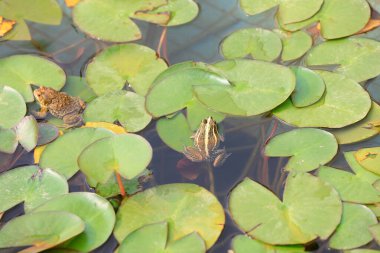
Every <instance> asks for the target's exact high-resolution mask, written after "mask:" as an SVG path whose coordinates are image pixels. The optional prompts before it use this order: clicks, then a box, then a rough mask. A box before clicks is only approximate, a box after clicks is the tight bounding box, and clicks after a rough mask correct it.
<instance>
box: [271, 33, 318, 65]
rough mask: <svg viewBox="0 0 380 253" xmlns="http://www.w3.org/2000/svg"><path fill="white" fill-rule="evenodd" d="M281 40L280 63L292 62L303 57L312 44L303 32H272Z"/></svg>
mask: <svg viewBox="0 0 380 253" xmlns="http://www.w3.org/2000/svg"><path fill="white" fill-rule="evenodd" d="M274 31H275V32H276V33H277V34H278V35H279V36H280V38H281V40H282V53H281V60H282V61H292V60H295V59H298V58H300V57H301V56H303V55H304V54H305V53H306V52H307V51H309V49H310V48H311V46H312V44H313V40H312V38H311V37H310V35H309V34H307V33H306V32H304V31H298V32H295V33H289V32H285V31H282V30H274Z"/></svg>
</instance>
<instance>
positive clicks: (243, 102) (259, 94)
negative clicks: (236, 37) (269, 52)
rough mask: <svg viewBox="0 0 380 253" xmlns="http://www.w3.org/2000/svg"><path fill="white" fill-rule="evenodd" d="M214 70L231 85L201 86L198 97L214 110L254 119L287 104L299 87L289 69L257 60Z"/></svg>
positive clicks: (221, 64)
mask: <svg viewBox="0 0 380 253" xmlns="http://www.w3.org/2000/svg"><path fill="white" fill-rule="evenodd" d="M214 67H215V68H216V69H217V70H218V71H219V72H220V73H223V75H224V76H226V78H227V79H228V80H229V81H230V82H231V85H224V86H222V85H212V84H210V85H198V86H195V87H194V91H195V93H196V95H197V98H198V99H199V101H200V102H202V103H203V104H204V105H206V106H207V107H209V108H210V109H212V110H215V111H219V112H223V113H226V114H232V115H241V116H252V115H258V114H261V113H264V112H267V111H270V110H272V109H273V108H275V107H276V106H278V105H280V104H281V103H283V102H284V101H285V100H286V99H287V98H288V97H289V96H290V94H291V93H292V92H293V90H294V88H295V83H296V80H295V76H294V74H293V72H292V71H291V70H290V69H289V68H286V67H283V66H280V65H277V64H273V63H267V62H261V61H253V60H245V59H240V60H227V61H221V62H219V63H217V64H215V65H214Z"/></svg>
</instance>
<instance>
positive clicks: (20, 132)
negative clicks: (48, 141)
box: [15, 116, 38, 152]
mask: <svg viewBox="0 0 380 253" xmlns="http://www.w3.org/2000/svg"><path fill="white" fill-rule="evenodd" d="M15 130H16V135H17V140H18V141H19V143H20V144H21V146H22V147H23V148H24V149H25V150H26V151H27V152H30V151H32V150H33V149H34V148H35V147H36V146H37V141H38V124H37V121H36V119H35V118H34V117H33V116H26V117H24V118H23V119H22V120H21V121H20V122H19V123H18V124H17V126H16V129H15Z"/></svg>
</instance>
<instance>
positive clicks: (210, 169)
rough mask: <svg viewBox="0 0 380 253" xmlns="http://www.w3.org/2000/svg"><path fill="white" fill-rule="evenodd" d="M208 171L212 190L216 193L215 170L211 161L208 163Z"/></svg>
mask: <svg viewBox="0 0 380 253" xmlns="http://www.w3.org/2000/svg"><path fill="white" fill-rule="evenodd" d="M207 172H208V179H209V181H210V192H211V193H213V194H215V178H214V170H213V167H212V166H211V163H209V162H208V163H207Z"/></svg>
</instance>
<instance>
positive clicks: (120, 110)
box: [84, 90, 151, 132]
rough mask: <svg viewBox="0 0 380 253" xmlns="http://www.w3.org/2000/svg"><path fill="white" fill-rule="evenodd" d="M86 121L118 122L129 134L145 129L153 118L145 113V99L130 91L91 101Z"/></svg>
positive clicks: (86, 113)
mask: <svg viewBox="0 0 380 253" xmlns="http://www.w3.org/2000/svg"><path fill="white" fill-rule="evenodd" d="M84 120H85V121H86V122H88V121H105V122H110V123H114V122H115V121H118V122H119V123H120V124H121V125H122V126H123V127H124V128H125V129H126V130H127V131H128V132H137V131H140V130H142V129H144V128H145V127H146V126H147V125H148V124H149V122H150V120H151V116H150V115H149V114H148V113H147V112H146V111H145V98H144V97H143V96H140V95H138V94H136V93H134V92H130V91H124V90H120V91H114V92H110V93H107V94H105V95H103V96H101V97H98V98H96V99H94V100H93V101H91V102H90V103H89V104H88V105H87V108H86V110H85V113H84Z"/></svg>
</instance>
